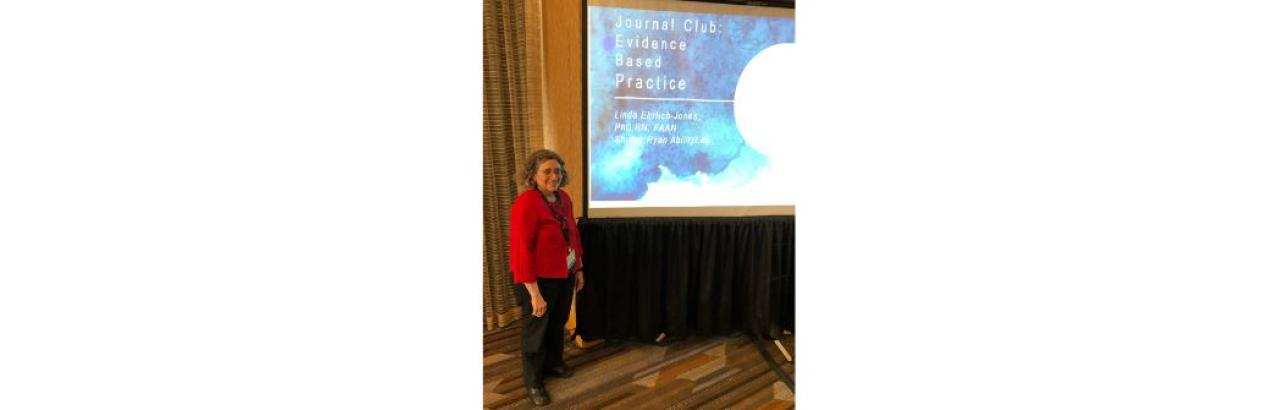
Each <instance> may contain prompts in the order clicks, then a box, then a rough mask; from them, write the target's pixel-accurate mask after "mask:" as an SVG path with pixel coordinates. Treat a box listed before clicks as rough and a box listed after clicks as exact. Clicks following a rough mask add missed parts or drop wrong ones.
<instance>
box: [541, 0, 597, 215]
mask: <svg viewBox="0 0 1280 410" xmlns="http://www.w3.org/2000/svg"><path fill="white" fill-rule="evenodd" d="M534 1H536V2H540V3H541V5H542V21H541V23H542V57H543V67H542V73H543V84H542V90H543V91H544V92H543V93H542V97H543V99H542V104H541V105H542V108H543V110H542V130H543V133H542V141H540V143H541V145H543V146H544V147H546V148H549V149H552V150H555V151H556V152H559V153H560V155H563V156H564V159H565V162H567V164H566V168H568V170H569V176H570V178H569V184H570V185H569V187H568V188H566V190H568V191H569V193H570V194H571V195H573V199H574V201H573V212H574V215H576V216H579V217H581V216H582V203H583V201H585V200H586V199H585V198H580V197H581V196H582V195H581V193H582V188H583V186H585V184H586V181H585V180H583V179H582V176H583V174H582V168H583V163H582V154H583V147H582V10H581V9H582V3H581V2H580V1H579V0H534ZM532 145H539V144H538V143H534V144H532Z"/></svg>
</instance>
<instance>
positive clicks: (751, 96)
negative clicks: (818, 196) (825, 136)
mask: <svg viewBox="0 0 1280 410" xmlns="http://www.w3.org/2000/svg"><path fill="white" fill-rule="evenodd" d="M799 55H800V52H799V50H797V49H796V45H795V44H794V43H779V44H774V45H772V46H769V47H768V48H765V49H764V50H761V51H760V53H759V54H756V56H755V57H754V58H752V59H751V61H750V62H749V63H747V66H746V67H744V68H743V69H742V75H741V76H740V77H738V88H737V90H735V91H734V96H733V118H734V121H735V122H737V125H738V132H740V133H742V139H743V140H745V141H746V142H747V144H748V145H750V146H751V147H752V148H754V149H755V150H756V151H759V152H760V153H761V154H764V155H765V156H767V157H769V161H770V163H771V164H772V168H774V169H775V170H778V171H783V170H786V169H788V168H789V167H790V164H789V163H790V162H791V160H793V159H794V158H795V157H794V156H793V155H792V154H791V151H794V146H795V145H796V144H795V141H788V140H790V139H791V138H792V137H794V135H792V134H794V133H795V130H796V128H797V127H796V121H798V120H799V119H800V118H801V117H800V115H799V114H800V108H801V107H800V104H799V101H801V100H800V97H801V94H802V93H803V91H802V90H800V89H799V88H800V87H798V85H799V84H803V82H802V81H797V79H796V75H798V74H800V73H801V70H797V69H796V68H797V65H798V64H799Z"/></svg>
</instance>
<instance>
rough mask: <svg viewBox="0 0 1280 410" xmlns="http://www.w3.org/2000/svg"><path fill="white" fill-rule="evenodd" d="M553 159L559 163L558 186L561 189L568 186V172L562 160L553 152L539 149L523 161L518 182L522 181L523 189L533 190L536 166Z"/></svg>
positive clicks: (536, 171)
mask: <svg viewBox="0 0 1280 410" xmlns="http://www.w3.org/2000/svg"><path fill="white" fill-rule="evenodd" d="M549 159H554V160H556V162H559V163H560V186H559V188H563V187H566V186H569V170H568V169H565V167H564V158H562V157H561V156H560V154H557V153H556V152H555V151H552V150H549V149H540V150H537V151H534V152H533V153H532V154H529V158H527V159H525V161H524V168H522V169H521V171H520V180H521V181H524V184H523V185H524V187H525V188H535V185H534V182H533V177H534V176H535V175H536V174H537V173H538V165H541V164H542V163H543V162H546V161H547V160H549Z"/></svg>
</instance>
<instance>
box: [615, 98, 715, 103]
mask: <svg viewBox="0 0 1280 410" xmlns="http://www.w3.org/2000/svg"><path fill="white" fill-rule="evenodd" d="M613 98H614V99H617V100H653V101H696V102H718V103H731V102H733V100H708V99H703V98H657V97H613Z"/></svg>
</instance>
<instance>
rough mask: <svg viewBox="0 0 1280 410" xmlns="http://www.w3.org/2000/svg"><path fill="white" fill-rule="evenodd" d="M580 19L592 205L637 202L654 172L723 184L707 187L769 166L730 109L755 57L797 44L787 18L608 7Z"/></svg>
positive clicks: (792, 24)
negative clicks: (584, 31) (584, 22)
mask: <svg viewBox="0 0 1280 410" xmlns="http://www.w3.org/2000/svg"><path fill="white" fill-rule="evenodd" d="M587 13H588V38H589V39H594V40H593V41H590V42H589V43H588V47H587V48H588V49H587V58H588V59H589V60H588V61H589V64H588V69H589V72H588V73H587V87H588V88H587V89H588V96H587V103H588V104H587V115H588V117H587V119H588V128H587V132H588V141H589V147H588V152H589V156H590V161H589V163H590V167H591V168H590V178H591V180H590V193H589V194H590V199H591V200H592V201H642V200H643V198H644V196H645V193H646V191H647V190H648V184H649V183H652V182H655V181H657V180H658V179H659V177H661V176H662V171H661V169H660V168H659V167H664V168H666V169H667V170H668V171H669V172H670V173H671V174H672V175H674V176H675V177H676V178H678V179H680V180H689V181H693V180H694V178H698V176H699V174H702V175H704V179H705V176H713V177H720V178H713V181H712V182H707V183H714V181H738V182H739V183H740V182H741V181H746V180H750V179H751V178H752V177H753V176H754V175H755V173H756V172H758V171H759V170H760V169H762V168H763V167H765V166H767V165H768V154H769V153H767V152H758V151H756V150H755V149H753V148H752V147H751V146H750V145H749V144H746V143H745V142H744V141H743V139H742V135H741V133H740V132H739V131H738V128H737V125H736V124H735V122H734V119H733V103H732V100H733V99H734V90H735V89H736V88H737V86H738V78H739V76H741V74H742V70H743V69H744V68H745V67H746V66H747V63H748V62H750V61H751V59H752V58H753V57H755V55H756V54H758V53H760V51H762V50H764V49H765V48H768V47H769V46H772V45H774V44H779V43H791V42H794V41H795V22H794V20H793V19H791V18H785V17H755V16H742V15H715V14H704V13H683V12H670V11H650V10H637V9H626V8H613V7H588V10H587ZM620 22H622V23H623V25H624V27H617V26H618V25H619V23H620ZM628 24H629V25H630V26H631V27H626V25H628ZM681 41H683V45H684V49H683V50H681V49H679V45H680V42H681ZM655 42H656V43H659V46H658V47H650V46H652V45H653V44H654V43H655ZM620 57H621V58H622V61H621V65H619V58H620ZM628 58H630V59H631V60H629V61H628V60H627V59H628ZM628 64H630V66H628ZM646 65H647V66H646ZM620 77H621V78H620ZM637 78H638V79H639V82H636V79H637ZM620 79H622V81H621V82H620V81H619V80H620ZM681 80H682V81H683V82H684V89H683V90H681V89H678V85H679V82H680V81H681ZM619 97H621V98H619ZM643 115H654V116H656V118H642V117H640V116H643ZM632 116H634V118H633V117H632ZM668 116H670V118H668ZM735 161H738V162H737V164H735V165H734V166H730V165H731V164H734V162H735ZM729 172H732V173H738V174H739V175H725V174H724V173H729Z"/></svg>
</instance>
